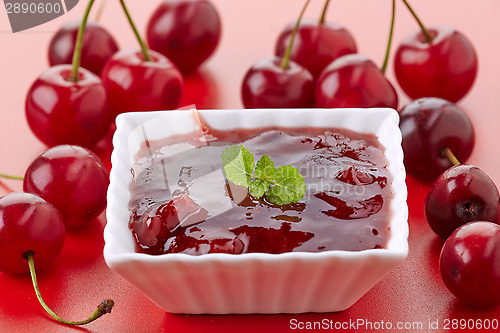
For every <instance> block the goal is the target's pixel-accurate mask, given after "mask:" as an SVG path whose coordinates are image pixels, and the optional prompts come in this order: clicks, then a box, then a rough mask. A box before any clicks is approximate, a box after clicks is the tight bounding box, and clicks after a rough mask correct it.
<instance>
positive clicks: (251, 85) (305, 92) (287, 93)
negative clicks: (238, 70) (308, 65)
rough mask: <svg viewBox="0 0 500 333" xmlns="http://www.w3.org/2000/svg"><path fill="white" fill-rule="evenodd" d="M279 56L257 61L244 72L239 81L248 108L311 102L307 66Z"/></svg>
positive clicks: (311, 82) (311, 80)
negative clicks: (283, 59)
mask: <svg viewBox="0 0 500 333" xmlns="http://www.w3.org/2000/svg"><path fill="white" fill-rule="evenodd" d="M281 61H282V58H280V57H270V58H265V59H262V60H260V61H258V62H257V63H256V64H255V65H253V66H252V67H251V68H250V69H249V70H248V71H247V73H246V74H245V77H244V78H243V82H242V85H241V97H242V100H243V105H244V106H245V108H247V109H252V108H307V107H311V106H312V105H313V103H314V78H313V76H312V75H311V73H309V71H308V70H307V69H305V68H304V67H302V66H300V65H299V64H297V63H295V62H293V61H290V62H289V64H288V68H287V69H283V68H282V67H281V66H280V65H281Z"/></svg>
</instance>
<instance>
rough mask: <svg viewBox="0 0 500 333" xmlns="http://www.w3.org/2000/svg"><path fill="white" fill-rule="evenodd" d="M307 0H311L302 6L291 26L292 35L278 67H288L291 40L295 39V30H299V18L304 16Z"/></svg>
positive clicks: (307, 3)
mask: <svg viewBox="0 0 500 333" xmlns="http://www.w3.org/2000/svg"><path fill="white" fill-rule="evenodd" d="M309 2H311V0H307V1H306V4H305V5H304V8H302V11H301V12H300V15H299V18H298V19H297V22H296V23H295V26H294V27H293V31H292V35H291V37H290V42H289V43H288V47H287V48H286V51H285V55H284V56H283V60H282V61H281V65H280V67H281V68H283V69H288V63H289V62H290V55H291V54H292V46H293V41H294V39H295V35H296V34H297V30H299V24H300V20H301V19H302V16H304V13H305V11H306V8H307V5H309Z"/></svg>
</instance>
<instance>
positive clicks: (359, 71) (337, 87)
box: [315, 0, 398, 109]
mask: <svg viewBox="0 0 500 333" xmlns="http://www.w3.org/2000/svg"><path fill="white" fill-rule="evenodd" d="M395 11H396V6H395V0H393V2H392V18H391V26H390V30H389V38H388V42H387V47H386V52H385V58H384V63H383V65H382V69H379V68H378V67H377V65H375V63H374V62H373V61H371V60H370V59H368V58H367V57H365V56H363V55H360V54H347V55H344V56H341V57H339V58H337V59H336V60H334V61H333V62H332V63H330V64H329V65H328V66H327V67H326V68H325V69H324V70H323V71H322V72H321V74H320V76H319V77H318V80H317V82H316V90H315V99H316V106H318V107H323V108H356V107H362V108H372V107H389V108H393V109H397V107H398V95H397V93H396V90H395V89H394V87H393V86H392V84H391V83H390V82H389V81H388V80H387V78H386V77H385V75H384V73H385V70H386V68H387V62H388V59H389V53H390V48H391V43H392V35H393V30H394V21H395Z"/></svg>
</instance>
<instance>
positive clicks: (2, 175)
mask: <svg viewBox="0 0 500 333" xmlns="http://www.w3.org/2000/svg"><path fill="white" fill-rule="evenodd" d="M0 178H6V179H16V180H24V177H23V176H15V175H8V174H5V173H0Z"/></svg>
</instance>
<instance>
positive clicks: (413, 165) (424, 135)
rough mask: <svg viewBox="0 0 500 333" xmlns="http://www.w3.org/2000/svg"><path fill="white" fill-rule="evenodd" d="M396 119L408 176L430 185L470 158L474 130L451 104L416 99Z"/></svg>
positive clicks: (458, 109) (459, 110) (437, 99)
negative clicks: (446, 171)
mask: <svg viewBox="0 0 500 333" xmlns="http://www.w3.org/2000/svg"><path fill="white" fill-rule="evenodd" d="M400 118H401V121H400V124H399V127H400V129H401V134H402V147H403V152H404V164H405V167H406V171H407V173H408V174H409V175H411V176H413V177H415V178H417V179H420V180H422V181H425V182H433V181H434V180H436V178H437V177H438V176H439V175H440V174H441V173H443V172H444V171H445V170H447V169H448V168H450V167H451V166H453V165H456V164H459V163H460V162H462V163H463V162H466V161H467V159H468V158H469V156H470V155H471V153H472V150H473V148H474V143H475V133H474V128H473V126H472V122H471V121H470V119H469V117H468V116H467V114H466V113H465V112H464V111H462V110H461V109H460V108H458V107H457V106H456V105H455V104H453V103H451V102H449V101H447V100H444V99H442V98H437V97H426V98H420V99H417V100H414V101H412V102H410V103H409V104H408V105H406V106H405V107H404V108H403V109H402V110H401V111H400ZM422 161H426V162H425V163H422Z"/></svg>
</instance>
